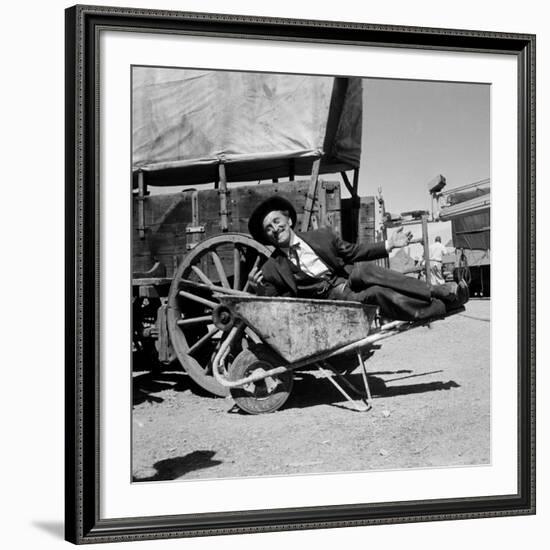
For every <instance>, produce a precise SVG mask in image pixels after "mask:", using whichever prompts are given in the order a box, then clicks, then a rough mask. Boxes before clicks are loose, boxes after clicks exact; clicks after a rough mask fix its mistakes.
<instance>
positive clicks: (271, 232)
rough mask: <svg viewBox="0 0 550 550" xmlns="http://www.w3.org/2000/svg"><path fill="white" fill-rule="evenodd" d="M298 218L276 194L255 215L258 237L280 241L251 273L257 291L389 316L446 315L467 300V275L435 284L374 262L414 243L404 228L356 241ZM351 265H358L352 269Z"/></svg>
mask: <svg viewBox="0 0 550 550" xmlns="http://www.w3.org/2000/svg"><path fill="white" fill-rule="evenodd" d="M295 224H296V210H295V209H294V207H293V206H292V204H291V203H290V202H289V201H287V200H286V199H283V198H282V197H277V196H276V197H271V198H269V199H267V200H265V201H264V202H262V203H261V204H260V205H258V206H257V207H256V209H255V210H254V212H253V213H252V215H251V216H250V220H249V223H248V229H249V231H250V234H251V235H252V236H253V237H254V239H256V240H257V241H259V242H261V243H263V244H267V245H272V246H274V247H275V250H274V252H273V254H272V256H271V257H270V258H269V259H268V260H267V261H266V262H265V264H264V265H263V266H262V267H261V269H258V268H256V269H254V270H253V271H252V272H251V273H250V275H249V282H250V285H251V287H252V288H253V289H255V291H256V293H257V294H258V295H261V296H281V297H299V298H318V299H328V300H348V301H350V300H351V301H357V302H361V303H363V304H370V305H376V306H378V307H379V309H380V314H381V315H382V316H383V317H385V318H386V319H394V320H402V321H422V320H427V319H430V318H434V317H441V316H443V315H445V314H446V313H448V312H449V311H451V310H453V309H457V308H459V307H461V306H462V305H464V304H465V303H466V302H467V301H468V297H469V295H468V286H467V285H466V283H465V282H464V281H460V282H459V283H458V284H457V283H446V284H441V285H435V286H430V285H429V284H427V283H425V282H423V281H420V280H419V279H414V278H412V277H407V276H406V275H403V274H401V273H398V272H396V271H392V270H390V269H385V268H382V267H379V266H378V265H376V264H375V263H374V262H370V260H376V259H379V258H386V257H387V256H388V253H389V252H390V251H391V250H393V249H394V248H401V247H403V246H406V245H408V244H409V242H410V240H411V238H412V234H411V233H410V232H409V233H404V232H403V231H402V228H401V229H400V230H398V231H396V232H395V233H394V234H393V235H392V236H391V237H390V238H389V239H388V240H387V241H386V242H380V243H374V244H366V243H362V244H351V243H348V242H346V241H344V240H342V239H341V238H340V237H338V236H337V235H336V234H335V233H333V232H332V231H331V230H330V229H327V228H324V229H317V230H314V231H307V232H305V233H296V232H295V231H294V229H293V228H294V226H295ZM356 262H361V263H356ZM365 262H368V263H365ZM346 265H347V266H353V267H352V269H351V273H349V274H348V271H346V269H345V266H346Z"/></svg>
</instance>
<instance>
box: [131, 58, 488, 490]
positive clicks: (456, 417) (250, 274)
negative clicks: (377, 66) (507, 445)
mask: <svg viewBox="0 0 550 550" xmlns="http://www.w3.org/2000/svg"><path fill="white" fill-rule="evenodd" d="M128 94H131V143H132V147H131V150H132V159H131V170H130V171H131V174H130V175H129V181H131V185H129V186H128V200H131V202H132V219H131V223H132V228H131V241H132V244H131V269H132V273H131V287H132V292H131V296H132V298H131V300H132V303H131V311H132V335H131V342H129V346H131V356H132V361H131V372H130V373H129V377H131V380H132V411H131V468H132V481H133V482H134V483H138V484H140V483H150V482H159V481H163V482H168V481H180V482H184V481H187V480H195V481H196V480H206V479H209V480H215V479H232V478H258V477H276V476H303V475H309V474H329V473H330V474H338V473H350V472H369V471H376V470H410V469H425V468H461V467H469V466H480V467H483V466H487V465H490V464H491V457H492V447H491V425H492V424H491V422H492V416H491V394H492V383H491V380H492V377H491V372H492V368H494V365H493V364H492V361H491V357H492V353H491V309H492V308H491V278H492V276H494V274H492V273H491V143H490V127H491V85H490V83H483V82H461V81H437V80H411V79H390V78H369V77H359V76H353V75H351V76H341V75H338V76H334V75H330V74H327V75H321V74H319V75H311V74H307V75H306V74H283V73H270V72H246V71H229V70H217V69H216V68H200V69H198V68H186V67H184V66H182V67H172V66H166V67H165V66H144V65H135V66H133V67H132V68H131V89H130V90H128ZM121 185H123V183H121ZM130 195H131V196H130Z"/></svg>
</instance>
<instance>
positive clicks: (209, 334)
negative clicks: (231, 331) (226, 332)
mask: <svg viewBox="0 0 550 550" xmlns="http://www.w3.org/2000/svg"><path fill="white" fill-rule="evenodd" d="M220 332H221V330H220V329H219V328H213V329H211V330H209V331H208V332H207V333H206V334H205V335H204V336H203V337H202V338H201V339H200V340H199V341H198V342H196V343H195V344H193V345H192V346H191V347H190V348H189V354H190V355H193V353H194V352H195V351H197V350H198V349H200V348H201V347H202V346H204V344H206V342H208V341H209V340H211V339H212V338H213V337H214V336H215V335H216V334H219V333H220Z"/></svg>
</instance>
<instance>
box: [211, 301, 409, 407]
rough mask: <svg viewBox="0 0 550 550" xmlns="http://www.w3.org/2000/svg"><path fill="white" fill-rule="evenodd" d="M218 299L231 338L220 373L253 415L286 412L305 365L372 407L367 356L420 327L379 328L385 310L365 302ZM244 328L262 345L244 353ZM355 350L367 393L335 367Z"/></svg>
mask: <svg viewBox="0 0 550 550" xmlns="http://www.w3.org/2000/svg"><path fill="white" fill-rule="evenodd" d="M217 298H218V299H219V301H220V305H219V306H218V307H216V308H215V309H214V311H213V314H212V319H213V322H214V324H215V325H216V326H217V327H218V328H219V329H221V330H223V331H225V332H226V333H227V335H226V337H225V339H224V340H223V342H222V343H221V346H220V347H219V350H218V352H217V353H216V355H215V357H214V361H213V366H212V368H213V374H214V377H215V379H216V380H217V381H218V382H219V383H220V384H221V385H223V386H225V387H228V388H229V389H230V392H231V395H232V397H233V399H234V400H235V403H236V404H237V406H238V407H239V408H240V409H242V410H243V411H245V412H247V413H250V414H260V413H268V412H274V411H276V410H277V409H279V408H280V407H282V406H283V404H284V403H285V402H286V400H287V399H288V397H289V395H290V393H291V391H292V386H293V378H294V371H296V370H297V369H303V368H305V367H308V368H311V367H314V368H317V369H318V371H319V372H320V373H321V375H322V376H323V377H324V378H326V379H327V380H329V381H330V382H331V383H332V384H333V385H334V386H335V387H336V388H337V389H338V391H339V392H340V393H342V395H343V396H344V397H345V398H346V399H347V400H348V402H349V403H351V405H352V407H353V408H354V409H355V410H357V411H367V410H369V409H370V408H371V407H372V395H371V392H370V388H369V384H368V379H367V369H366V366H365V362H364V360H363V355H362V351H364V350H365V349H366V348H368V347H369V346H371V345H372V344H373V343H375V342H377V341H379V340H382V339H384V338H389V337H390V336H393V335H395V334H397V333H399V332H402V331H403V330H406V329H408V328H411V327H412V326H414V325H415V323H411V322H407V321H393V322H389V323H386V324H382V325H378V326H377V324H376V323H375V322H374V321H375V317H376V312H377V307H376V306H369V305H363V304H361V303H359V302H348V301H337V300H310V299H303V298H273V297H259V296H251V295H244V294H241V295H227V294H221V293H220V294H219V295H217ZM244 330H246V331H247V332H248V334H251V333H252V334H254V335H255V338H254V344H253V345H251V346H249V347H247V348H246V349H242V348H241V349H239V343H240V342H241V341H242V338H241V336H242V333H243V331H244ZM235 348H237V349H235ZM350 353H355V355H356V357H357V364H358V366H359V367H360V369H361V374H362V380H363V385H364V390H362V389H359V388H357V387H356V386H355V385H353V384H352V383H351V382H350V381H349V380H347V379H346V378H345V376H344V375H343V374H342V373H341V372H339V371H338V370H337V369H335V368H334V367H333V366H332V365H330V364H329V363H328V360H329V359H332V358H334V357H336V356H339V355H344V354H350ZM226 364H228V366H227V367H226ZM339 382H340V383H339ZM343 386H345V387H346V389H348V390H349V391H351V392H352V393H355V394H356V395H357V396H358V399H353V398H352V397H351V396H350V395H349V393H348V392H347V391H346V389H344V387H343Z"/></svg>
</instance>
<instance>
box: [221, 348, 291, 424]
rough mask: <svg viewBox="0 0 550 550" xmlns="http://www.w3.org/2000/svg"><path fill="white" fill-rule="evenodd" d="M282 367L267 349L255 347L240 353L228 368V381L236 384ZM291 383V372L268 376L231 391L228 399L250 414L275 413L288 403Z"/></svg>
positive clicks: (275, 356)
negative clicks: (240, 380)
mask: <svg viewBox="0 0 550 550" xmlns="http://www.w3.org/2000/svg"><path fill="white" fill-rule="evenodd" d="M280 364H281V359H280V358H278V357H277V355H275V354H274V353H273V351H271V350H270V349H269V348H268V347H267V346H265V345H257V346H253V347H251V348H250V349H246V350H243V351H242V352H241V353H239V355H237V357H236V358H235V360H234V361H233V363H232V364H231V366H230V367H229V378H230V380H234V381H236V380H239V379H242V378H246V377H247V376H250V375H252V374H257V373H262V374H263V373H265V372H266V371H268V370H270V369H272V368H274V367H277V366H279V365H280ZM293 382H294V375H293V373H292V371H290V370H289V371H287V372H284V373H283V374H278V375H276V376H268V377H266V378H264V379H261V380H258V381H256V382H250V383H249V384H245V385H244V386H243V387H239V388H231V396H232V397H233V399H234V400H235V403H236V404H237V406H238V407H239V408H240V409H242V410H243V411H245V412H247V413H250V414H261V413H270V412H274V411H276V410H277V409H280V408H281V407H282V406H283V405H284V404H285V402H286V400H287V399H288V396H289V395H290V392H291V391H292V386H293Z"/></svg>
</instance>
